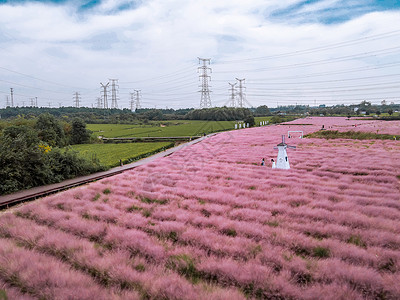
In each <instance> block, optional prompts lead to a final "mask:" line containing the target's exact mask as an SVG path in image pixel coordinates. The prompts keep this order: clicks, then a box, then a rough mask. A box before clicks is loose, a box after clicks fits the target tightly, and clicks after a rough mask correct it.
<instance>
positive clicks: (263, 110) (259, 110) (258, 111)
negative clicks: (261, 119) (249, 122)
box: [255, 105, 271, 116]
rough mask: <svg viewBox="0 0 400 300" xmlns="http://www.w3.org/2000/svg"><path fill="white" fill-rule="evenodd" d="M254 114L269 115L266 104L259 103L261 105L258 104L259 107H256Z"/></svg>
mask: <svg viewBox="0 0 400 300" xmlns="http://www.w3.org/2000/svg"><path fill="white" fill-rule="evenodd" d="M255 114H256V115H257V116H267V115H270V114H271V112H270V110H269V108H268V106H266V105H261V106H259V107H257V108H256V111H255Z"/></svg>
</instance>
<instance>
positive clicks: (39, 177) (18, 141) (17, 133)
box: [0, 126, 51, 194]
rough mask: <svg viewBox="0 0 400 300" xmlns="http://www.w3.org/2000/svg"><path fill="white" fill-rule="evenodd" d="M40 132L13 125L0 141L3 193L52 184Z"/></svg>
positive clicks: (0, 191) (1, 190) (0, 186)
mask: <svg viewBox="0 0 400 300" xmlns="http://www.w3.org/2000/svg"><path fill="white" fill-rule="evenodd" d="M39 144H40V140H39V138H38V136H37V133H36V132H35V131H34V130H33V129H32V128H30V127H27V126H10V127H8V128H6V129H4V131H3V136H2V137H1V138H0V165H1V166H2V168H1V169H0V182H1V183H2V184H1V185H0V194H5V193H10V192H15V191H17V190H20V189H23V188H30V187H33V186H37V185H42V184H45V183H47V182H49V181H51V172H50V169H49V166H48V165H47V164H46V160H45V156H44V153H43V150H41V148H40V147H39Z"/></svg>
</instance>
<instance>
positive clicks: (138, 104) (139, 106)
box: [135, 90, 142, 110]
mask: <svg viewBox="0 0 400 300" xmlns="http://www.w3.org/2000/svg"><path fill="white" fill-rule="evenodd" d="M135 92H136V99H135V101H136V110H138V109H141V108H142V106H141V105H140V97H141V95H140V90H135Z"/></svg>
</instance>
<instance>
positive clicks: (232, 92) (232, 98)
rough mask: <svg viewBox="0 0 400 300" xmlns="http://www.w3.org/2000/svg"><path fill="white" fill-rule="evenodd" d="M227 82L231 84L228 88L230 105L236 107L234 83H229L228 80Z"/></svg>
mask: <svg viewBox="0 0 400 300" xmlns="http://www.w3.org/2000/svg"><path fill="white" fill-rule="evenodd" d="M228 84H229V85H230V86H231V88H230V89H229V91H230V92H231V98H230V103H231V106H232V107H236V102H235V96H236V93H235V85H236V83H230V82H228Z"/></svg>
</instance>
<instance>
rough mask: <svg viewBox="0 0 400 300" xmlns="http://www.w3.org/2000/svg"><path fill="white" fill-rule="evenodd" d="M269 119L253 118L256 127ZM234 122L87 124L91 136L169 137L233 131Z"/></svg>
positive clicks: (183, 121)
mask: <svg viewBox="0 0 400 300" xmlns="http://www.w3.org/2000/svg"><path fill="white" fill-rule="evenodd" d="M270 120H271V117H262V118H255V122H256V126H258V125H259V124H260V121H270ZM235 123H236V121H191V120H179V121H160V122H152V123H150V124H149V125H126V124H87V128H88V129H89V130H91V131H93V135H95V136H96V137H97V136H103V137H107V138H113V137H161V136H163V137H170V136H196V135H203V134H204V133H206V134H209V133H212V132H218V131H226V130H233V129H234V128H235Z"/></svg>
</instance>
